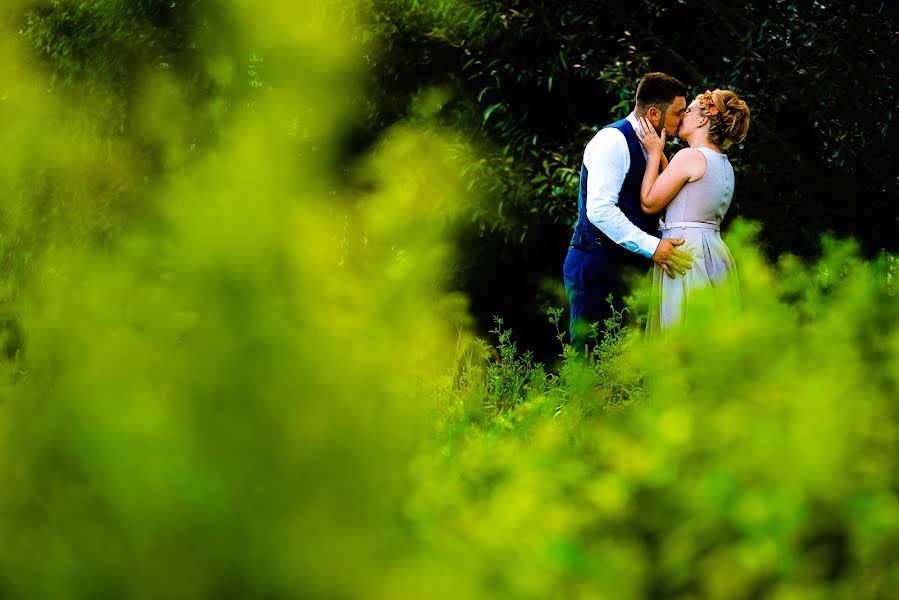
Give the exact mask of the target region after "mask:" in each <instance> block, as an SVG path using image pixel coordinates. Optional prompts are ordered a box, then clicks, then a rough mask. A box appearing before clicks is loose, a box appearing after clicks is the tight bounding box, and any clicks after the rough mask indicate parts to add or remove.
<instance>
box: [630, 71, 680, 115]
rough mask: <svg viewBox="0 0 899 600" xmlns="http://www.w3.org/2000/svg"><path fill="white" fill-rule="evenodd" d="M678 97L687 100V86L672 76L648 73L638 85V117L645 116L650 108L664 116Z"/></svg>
mask: <svg viewBox="0 0 899 600" xmlns="http://www.w3.org/2000/svg"><path fill="white" fill-rule="evenodd" d="M678 96H683V97H684V99H686V98H687V86H685V85H684V84H683V83H681V82H680V81H679V80H677V79H675V78H674V77H672V76H671V75H666V74H664V73H658V72H656V73H647V74H646V75H644V76H643V78H642V79H640V83H638V84H637V110H636V113H637V115H644V114H646V111H647V110H649V107H650V106H655V107H656V108H658V109H659V110H660V111H662V116H663V117H664V115H665V114H666V113H667V112H668V108H669V107H670V106H671V103H672V102H674V99H675V98H677V97H678Z"/></svg>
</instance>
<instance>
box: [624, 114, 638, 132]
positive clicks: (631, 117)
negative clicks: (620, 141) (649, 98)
mask: <svg viewBox="0 0 899 600" xmlns="http://www.w3.org/2000/svg"><path fill="white" fill-rule="evenodd" d="M627 122H628V123H630V124H631V126H632V127H633V128H634V131H636V130H637V127H639V126H640V122H639V121H637V115H635V114H634V113H631V114H629V115H628V116H627Z"/></svg>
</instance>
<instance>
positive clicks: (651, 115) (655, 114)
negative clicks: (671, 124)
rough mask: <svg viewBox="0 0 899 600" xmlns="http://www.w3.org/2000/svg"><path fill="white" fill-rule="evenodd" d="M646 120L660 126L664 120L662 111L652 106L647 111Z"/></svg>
mask: <svg viewBox="0 0 899 600" xmlns="http://www.w3.org/2000/svg"><path fill="white" fill-rule="evenodd" d="M646 118H647V119H649V122H650V123H652V124H653V125H658V124H659V121H660V119H661V118H662V111H660V110H659V109H658V108H656V107H655V106H650V107H649V110H647V111H646Z"/></svg>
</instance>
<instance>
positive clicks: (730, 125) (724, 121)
mask: <svg viewBox="0 0 899 600" xmlns="http://www.w3.org/2000/svg"><path fill="white" fill-rule="evenodd" d="M706 98H707V97H706V96H705V95H704V94H700V95H698V96H696V99H697V100H699V107H700V110H702V114H703V115H704V116H706V117H708V119H709V141H710V142H712V143H713V144H715V145H716V146H719V147H721V148H727V147H728V146H730V145H731V144H739V143H740V142H742V141H743V140H745V139H746V134H747V132H748V131H749V106H748V105H747V104H746V102H745V101H743V100H741V99H740V97H739V96H737V95H736V94H735V93H734V92H732V91H730V90H715V91H713V92H712V96H711V102H708V101H705V100H706ZM712 107H715V109H716V110H715V111H712Z"/></svg>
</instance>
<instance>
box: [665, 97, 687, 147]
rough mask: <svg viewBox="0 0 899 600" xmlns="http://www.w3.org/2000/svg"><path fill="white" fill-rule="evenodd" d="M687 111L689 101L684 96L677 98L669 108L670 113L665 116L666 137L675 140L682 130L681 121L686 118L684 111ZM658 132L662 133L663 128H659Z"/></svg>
mask: <svg viewBox="0 0 899 600" xmlns="http://www.w3.org/2000/svg"><path fill="white" fill-rule="evenodd" d="M686 110H687V99H686V98H684V97H683V96H676V97H675V98H674V102H672V103H671V106H669V107H668V112H666V113H665V115H664V116H663V118H662V119H663V120H664V123H663V124H662V126H663V127H665V134H666V137H668V138H669V139H670V138H673V137H674V136H676V135H677V132H678V129H680V124H681V121H682V120H683V118H684V111H686ZM658 130H659V131H658V132H659V133H662V128H661V127H658Z"/></svg>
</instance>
